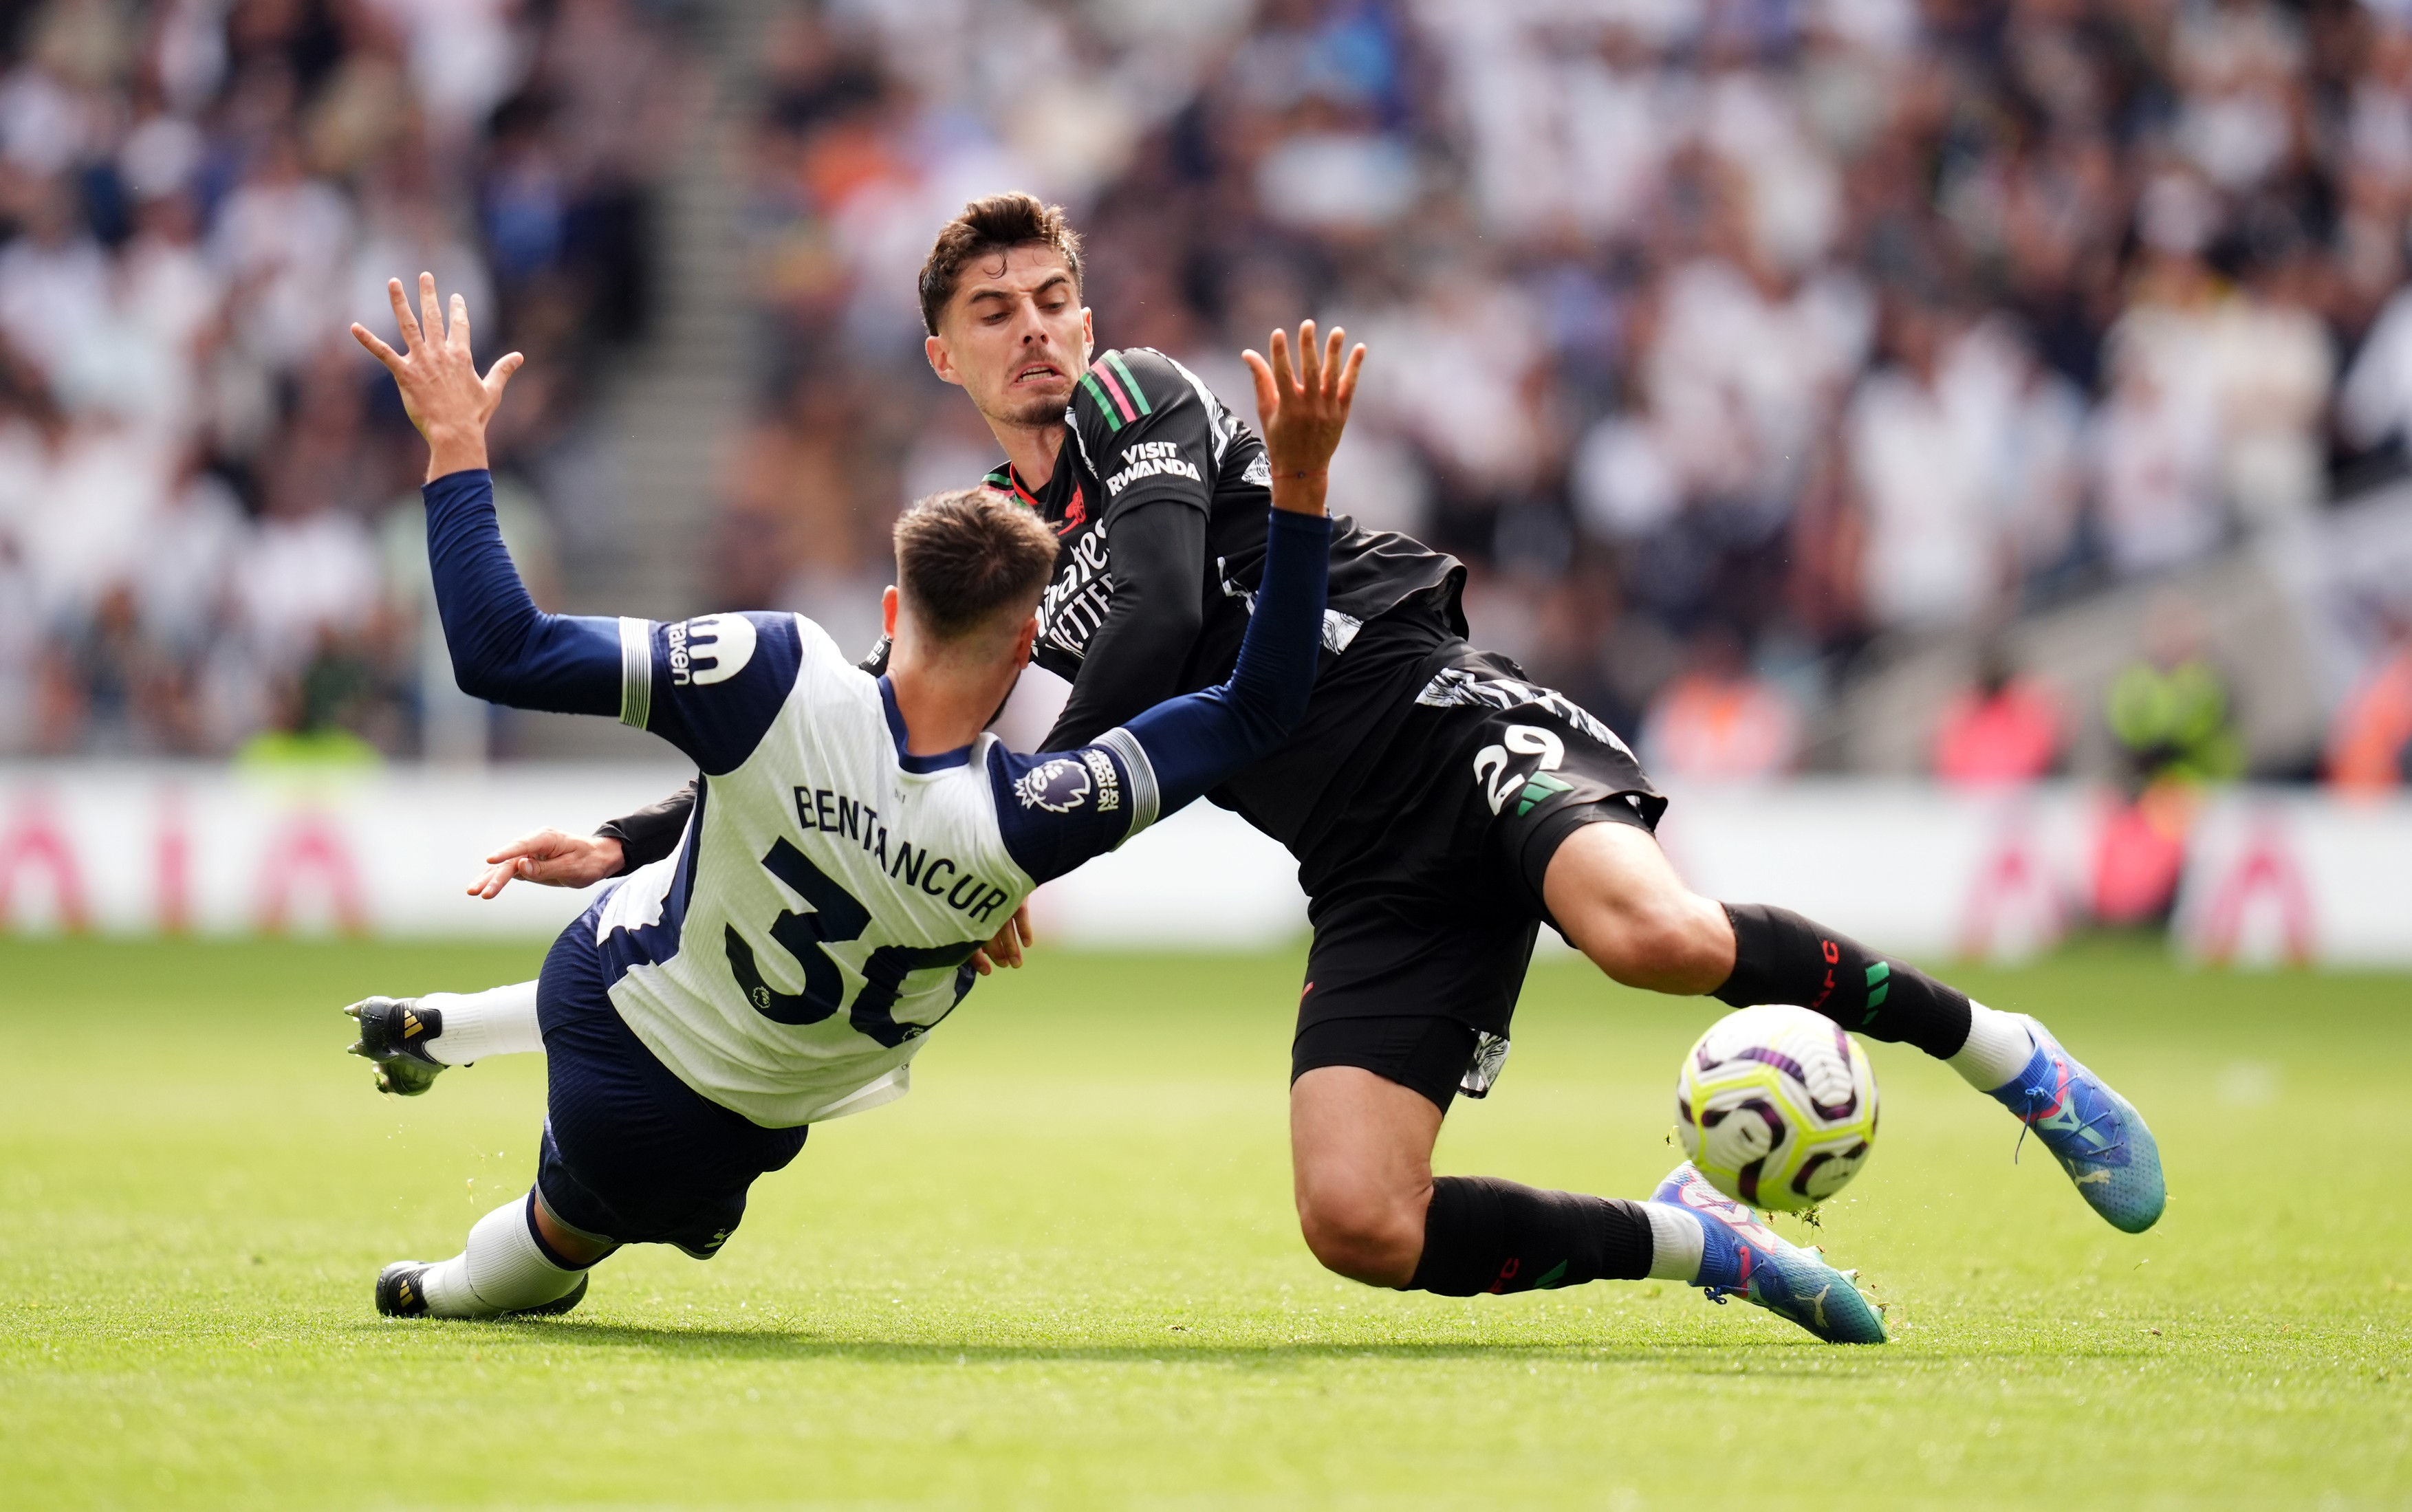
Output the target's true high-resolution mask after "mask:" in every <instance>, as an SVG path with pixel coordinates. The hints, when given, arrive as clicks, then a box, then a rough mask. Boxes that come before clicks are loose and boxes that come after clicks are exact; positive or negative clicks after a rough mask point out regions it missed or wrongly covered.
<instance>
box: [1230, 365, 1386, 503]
mask: <svg viewBox="0 0 2412 1512" xmlns="http://www.w3.org/2000/svg"><path fill="white" fill-rule="evenodd" d="M1347 334H1348V333H1347V332H1346V331H1345V330H1341V329H1340V328H1339V327H1338V326H1334V327H1332V328H1331V335H1330V336H1329V337H1327V338H1325V340H1324V341H1323V342H1322V343H1321V344H1320V345H1318V344H1317V343H1316V339H1315V322H1314V321H1312V320H1303V321H1301V322H1300V323H1299V328H1298V357H1299V362H1298V371H1297V372H1296V373H1295V374H1293V373H1292V372H1291V371H1290V359H1289V336H1288V333H1287V332H1286V331H1280V330H1276V331H1274V332H1273V334H1272V341H1271V342H1270V343H1268V344H1267V345H1269V346H1271V348H1272V360H1270V361H1268V360H1266V359H1265V358H1264V357H1262V356H1260V355H1258V354H1257V352H1255V351H1254V350H1250V351H1245V352H1243V353H1241V354H1240V360H1242V361H1243V362H1245V363H1247V364H1248V372H1249V373H1250V374H1253V375H1254V376H1255V378H1256V380H1257V418H1258V420H1259V421H1260V422H1261V424H1262V426H1263V430H1264V436H1265V461H1266V462H1267V463H1268V464H1269V465H1270V466H1271V467H1272V475H1273V488H1272V493H1273V507H1274V508H1276V509H1287V510H1289V511H1290V512H1292V513H1294V514H1314V515H1319V514H1321V513H1323V492H1324V487H1325V484H1326V483H1327V482H1328V481H1329V476H1330V473H1331V453H1332V452H1333V451H1334V450H1335V449H1337V448H1338V447H1339V445H1340V433H1341V432H1342V431H1343V430H1344V429H1346V426H1347V424H1348V406H1349V405H1350V404H1353V403H1355V401H1356V398H1357V370H1358V369H1359V368H1360V367H1361V366H1363V365H1364V361H1365V347H1364V344H1363V343H1361V342H1360V343H1359V344H1358V345H1357V346H1356V348H1355V349H1354V350H1352V351H1350V352H1349V354H1348V360H1347V362H1346V364H1345V365H1344V364H1343V363H1342V362H1341V360H1340V349H1341V343H1342V342H1343V341H1344V340H1345V339H1346V336H1347Z"/></svg>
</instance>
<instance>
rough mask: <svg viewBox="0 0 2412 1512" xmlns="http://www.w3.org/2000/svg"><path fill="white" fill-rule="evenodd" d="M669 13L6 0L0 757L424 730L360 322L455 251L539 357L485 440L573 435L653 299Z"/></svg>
mask: <svg viewBox="0 0 2412 1512" xmlns="http://www.w3.org/2000/svg"><path fill="white" fill-rule="evenodd" d="M654 9H658V7H650V8H649V7H648V6H647V5H645V4H644V3H643V0H553V3H551V4H522V3H520V0H158V3H155V4H149V5H140V6H137V5H127V4H123V3H118V0H46V3H40V4H24V3H14V4H7V3H0V41H5V43H6V57H7V66H6V69H5V73H0V231H5V236H6V240H5V242H0V754H12V753H14V754H22V753H35V754H63V753H79V754H94V755H182V754H222V753H238V754H247V755H253V756H261V757H274V756H299V755H307V756H316V757H318V758H328V757H332V758H337V759H346V758H360V759H367V758H374V757H375V756H377V755H378V754H380V753H386V752H398V753H406V752H412V751H416V750H418V749H419V748H420V746H421V745H422V743H423V731H422V730H421V728H420V727H421V725H422V724H423V723H424V720H423V701H422V699H421V697H420V692H421V685H420V679H419V666H420V663H421V660H422V657H421V655H420V633H421V624H422V618H423V610H424V608H425V599H426V594H427V590H426V588H425V586H424V584H425V579H426V566H425V553H424V547H423V545H422V544H421V542H420V536H419V521H418V516H417V507H418V506H417V489H416V484H417V483H418V481H419V469H420V467H421V465H422V464H423V459H424V455H425V454H424V450H423V448H420V447H419V444H418V443H417V441H416V440H415V438H414V437H413V436H412V434H411V432H410V429H409V426H408V424H407V421H406V418H404V416H403V415H402V414H401V412H400V408H399V404H398V403H397V401H396V400H395V398H394V397H393V389H392V385H391V384H390V381H388V380H386V379H385V378H384V376H383V374H382V372H381V370H379V369H378V368H376V366H375V364H374V363H373V362H371V361H369V360H367V359H366V358H365V356H364V355H363V354H362V353H360V351H359V350H358V349H357V348H356V347H355V346H354V345H353V344H352V342H351V340H350V338H349V337H348V336H346V334H345V327H346V323H347V322H348V321H350V320H354V319H358V320H360V321H361V322H363V323H365V324H368V325H370V326H371V327H373V328H374V329H375V330H380V331H383V332H386V333H388V334H389V335H390V334H391V330H392V326H393V316H392V313H391V310H390V307H389V305H388V302H387V298H386V294H385V290H384V283H385V280H386V278H387V277H388V276H389V275H391V274H397V273H399V274H402V275H404V277H408V276H409V275H410V274H411V273H412V272H416V271H418V270H420V269H429V270H433V271H434V272H435V274H436V276H437V278H438V279H439V280H440V281H441V283H442V285H443V286H444V287H445V288H446V289H448V290H459V291H461V292H463V294H465V295H466V296H467V298H468V301H469V303H470V306H471V308H472V309H473V310H475V311H477V312H478V315H479V316H480V317H481V324H480V328H479V339H478V345H479V347H480V348H481V350H485V351H487V352H489V353H491V352H496V351H501V350H504V349H505V348H506V345H516V346H519V347H522V348H523V349H526V350H527V351H528V353H529V355H530V357H531V358H532V359H537V360H534V361H532V362H531V365H530V366H531V371H530V372H529V374H527V376H526V377H523V378H522V380H521V381H520V383H518V384H516V385H515V386H514V387H513V389H512V394H511V404H510V405H509V406H508V407H507V409H506V410H505V411H504V414H503V417H502V420H501V424H500V429H499V430H498V432H497V433H496V436H495V438H494V439H495V443H496V446H495V449H496V452H497V462H498V465H499V466H503V467H519V468H533V467H536V466H537V465H538V464H539V463H540V462H542V460H543V459H545V458H546V457H547V456H549V455H551V454H552V453H554V452H556V451H557V450H559V449H560V448H564V447H568V446H575V445H578V444H579V433H580V430H579V428H580V423H581V412H582V408H583V406H584V404H585V402H586V400H587V398H588V395H587V394H586V393H585V392H584V391H583V390H582V389H581V374H584V373H589V372H592V371H593V368H592V365H591V364H590V363H586V362H584V361H582V360H581V359H582V358H584V357H586V356H588V355H590V354H592V353H594V352H596V350H597V349H602V348H609V347H610V346H612V345H615V344H622V343H625V342H627V341H629V340H630V339H632V338H634V337H636V336H637V335H639V334H640V332H641V330H642V325H643V321H644V318H645V315H646V299H647V293H648V282H647V263H646V249H647V233H646V219H647V205H648V201H649V197H650V195H651V193H652V188H653V185H654V183H655V182H656V181H657V179H658V177H659V175H660V173H661V172H662V169H663V165H662V164H661V162H660V161H659V154H660V149H661V144H662V142H663V141H664V140H665V139H667V138H669V137H670V136H673V135H674V133H673V132H669V131H667V130H666V129H665V126H666V122H667V117H668V116H669V113H670V112H673V111H675V110H678V109H680V108H681V107H680V106H679V103H678V96H677V93H676V81H677V76H678V70H677V67H676V66H675V64H676V59H677V57H678V52H677V49H676V47H675V45H674V44H673V43H672V42H671V40H670V38H669V36H668V35H667V34H666V32H665V30H664V18H663V17H662V16H659V15H656V14H654ZM506 506H507V511H508V518H507V528H508V529H509V531H510V533H511V534H512V535H513V536H515V537H517V538H518V540H519V541H520V543H521V545H522V551H523V553H524V554H525V555H526V556H528V557H529V558H530V559H531V560H532V562H533V563H534V564H535V565H537V569H538V570H537V574H536V575H537V577H538V578H539V580H541V578H542V576H543V573H542V571H541V565H542V561H543V558H544V554H545V553H544V550H543V543H544V541H545V539H546V537H547V535H548V532H547V528H546V521H545V517H544V514H543V510H542V508H541V506H539V505H537V503H535V502H534V501H533V500H532V499H531V498H530V497H528V496H527V495H525V494H524V493H522V494H520V495H518V496H516V497H515V498H511V499H507V501H506Z"/></svg>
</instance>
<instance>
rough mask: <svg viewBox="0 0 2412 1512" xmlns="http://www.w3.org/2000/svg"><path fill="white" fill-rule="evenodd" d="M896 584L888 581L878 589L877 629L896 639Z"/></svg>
mask: <svg viewBox="0 0 2412 1512" xmlns="http://www.w3.org/2000/svg"><path fill="white" fill-rule="evenodd" d="M896 602H897V595H896V585H895V584H894V583H892V582H891V583H890V584H889V585H888V586H887V587H885V588H882V589H881V590H880V591H879V629H880V632H881V633H882V634H883V635H885V636H887V637H888V639H890V640H893V639H896Z"/></svg>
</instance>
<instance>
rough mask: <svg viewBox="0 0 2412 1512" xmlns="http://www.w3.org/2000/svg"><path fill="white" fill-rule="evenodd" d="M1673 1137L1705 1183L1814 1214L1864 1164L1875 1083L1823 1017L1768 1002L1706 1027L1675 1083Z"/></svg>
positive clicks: (1759, 1204)
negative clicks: (1682, 1147) (1697, 1168)
mask: <svg viewBox="0 0 2412 1512" xmlns="http://www.w3.org/2000/svg"><path fill="white" fill-rule="evenodd" d="M1675 1132H1676V1134H1677V1135H1678V1136H1679V1137H1680V1138H1682V1139H1683V1141H1684V1154H1686V1155H1688V1156H1690V1157H1691V1161H1692V1164H1693V1165H1695V1166H1697V1167H1699V1170H1700V1174H1701V1175H1703V1176H1706V1177H1707V1178H1708V1179H1709V1182H1710V1184H1711V1185H1713V1186H1714V1187H1715V1188H1716V1189H1717V1190H1718V1191H1720V1192H1723V1193H1724V1194H1725V1195H1726V1196H1729V1197H1731V1198H1733V1199H1734V1200H1735V1201H1737V1202H1744V1203H1748V1204H1749V1205H1750V1206H1752V1207H1754V1208H1764V1209H1769V1210H1772V1211H1777V1212H1798V1211H1801V1210H1802V1209H1804V1208H1814V1207H1816V1205H1817V1204H1818V1203H1820V1202H1823V1201H1825V1200H1826V1199H1827V1198H1828V1197H1831V1196H1833V1195H1834V1194H1835V1193H1837V1192H1839V1191H1841V1190H1842V1189H1843V1188H1844V1187H1845V1186H1846V1185H1847V1184H1848V1183H1849V1182H1850V1180H1851V1178H1852V1177H1854V1176H1857V1175H1858V1174H1859V1173H1860V1167H1861V1166H1863V1165H1865V1164H1867V1159H1868V1152H1869V1151H1870V1150H1871V1149H1873V1148H1874V1147H1875V1138H1876V1079H1875V1072H1874V1071H1872V1070H1870V1069H1869V1067H1868V1056H1867V1051H1865V1050H1861V1049H1860V1047H1859V1042H1858V1041H1856V1040H1854V1039H1852V1038H1851V1036H1850V1035H1846V1034H1845V1033H1844V1032H1843V1030H1842V1027H1841V1026H1840V1025H1839V1024H1837V1023H1835V1022H1834V1020H1831V1019H1829V1018H1827V1017H1825V1016H1824V1015H1823V1014H1817V1013H1812V1012H1810V1011H1809V1010H1808V1009H1807V1008H1796V1007H1792V1006H1788V1005H1785V1004H1767V1005H1763V1006H1759V1007H1755V1008H1743V1009H1740V1010H1738V1011H1736V1012H1733V1013H1728V1014H1727V1015H1726V1016H1725V1017H1724V1018H1722V1019H1719V1020H1717V1021H1716V1022H1715V1023H1713V1024H1711V1025H1710V1026H1709V1032H1708V1033H1707V1034H1705V1035H1701V1036H1700V1038H1699V1043H1698V1044H1696V1045H1694V1046H1693V1047H1692V1049H1691V1052H1690V1053H1689V1054H1687V1055H1685V1056H1684V1069H1683V1072H1682V1074H1681V1075H1680V1076H1678V1077H1677V1078H1676V1080H1675Z"/></svg>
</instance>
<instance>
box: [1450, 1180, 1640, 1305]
mask: <svg viewBox="0 0 2412 1512" xmlns="http://www.w3.org/2000/svg"><path fill="white" fill-rule="evenodd" d="M1650 1249H1651V1245H1650V1219H1649V1217H1648V1216H1647V1215H1646V1214H1644V1213H1643V1212H1642V1211H1641V1209H1640V1207H1639V1206H1637V1205H1636V1204H1634V1203H1630V1202H1621V1201H1616V1200H1613V1199H1611V1198H1608V1197H1595V1196H1584V1195H1583V1194H1582V1193H1581V1192H1542V1191H1538V1190H1537V1189H1535V1188H1533V1187H1529V1186H1519V1185H1518V1184H1517V1183H1515V1182H1503V1181H1500V1180H1498V1179H1497V1178H1495V1177H1491V1176H1436V1177H1434V1178H1433V1196H1432V1207H1431V1209H1430V1211H1427V1212H1426V1213H1425V1214H1424V1253H1423V1258H1422V1259H1420V1260H1418V1261H1417V1262H1416V1274H1415V1278H1414V1279H1413V1280H1411V1281H1409V1282H1408V1283H1407V1288H1408V1289H1409V1290H1410V1291H1429V1292H1438V1293H1439V1294H1440V1295H1441V1296H1443V1297H1472V1296H1474V1295H1475V1294H1476V1293H1478V1292H1511V1291H1534V1290H1550V1289H1552V1288H1554V1287H1558V1286H1572V1285H1576V1284H1580V1283H1582V1282H1586V1281H1603V1280H1622V1281H1639V1280H1640V1279H1641V1278H1642V1277H1644V1276H1646V1275H1648V1274H1649V1273H1650Z"/></svg>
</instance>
